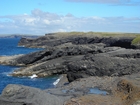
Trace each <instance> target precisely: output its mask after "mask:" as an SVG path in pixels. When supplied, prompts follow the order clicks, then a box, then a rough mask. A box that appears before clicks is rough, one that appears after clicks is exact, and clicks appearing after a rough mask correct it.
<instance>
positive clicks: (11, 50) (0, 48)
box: [0, 38, 59, 94]
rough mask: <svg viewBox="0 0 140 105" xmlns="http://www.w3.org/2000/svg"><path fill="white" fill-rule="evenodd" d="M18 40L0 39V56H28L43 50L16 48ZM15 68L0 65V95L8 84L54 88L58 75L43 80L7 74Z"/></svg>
mask: <svg viewBox="0 0 140 105" xmlns="http://www.w3.org/2000/svg"><path fill="white" fill-rule="evenodd" d="M19 40H20V38H0V56H9V55H10V56H12V55H17V54H28V53H31V52H35V51H39V50H43V49H39V48H26V47H20V46H18V42H19ZM18 68H19V67H16V66H5V65H0V94H1V93H2V91H3V89H4V88H5V87H6V86H7V85H8V84H20V85H25V86H30V87H36V88H40V89H48V88H53V87H55V85H54V84H56V81H57V80H58V79H59V76H58V75H55V76H48V77H45V78H30V77H13V76H10V75H9V74H10V73H12V72H13V71H14V70H16V69H18Z"/></svg>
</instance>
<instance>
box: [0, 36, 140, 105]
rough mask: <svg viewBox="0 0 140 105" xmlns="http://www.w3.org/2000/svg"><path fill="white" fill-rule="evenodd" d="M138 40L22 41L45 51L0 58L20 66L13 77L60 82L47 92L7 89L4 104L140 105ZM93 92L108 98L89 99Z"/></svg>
mask: <svg viewBox="0 0 140 105" xmlns="http://www.w3.org/2000/svg"><path fill="white" fill-rule="evenodd" d="M134 38H135V37H120V36H119V37H107V36H105V37H101V36H94V35H93V36H91V35H67V36H61V37H60V36H59V35H58V34H55V33H52V34H51V35H50V34H46V35H45V36H42V37H39V38H36V39H27V38H22V39H21V40H20V42H19V46H25V47H36V48H43V50H42V51H37V52H34V53H30V54H26V55H17V56H10V57H0V64H3V65H14V66H21V68H20V69H18V70H15V71H14V72H13V73H12V74H11V75H12V76H32V75H34V74H35V75H36V76H37V77H46V76H49V75H55V74H60V75H62V78H61V80H60V82H59V83H58V84H57V86H56V88H53V89H47V90H40V89H36V88H31V87H27V86H22V85H8V86H7V87H6V88H5V89H4V90H3V92H2V95H1V96H0V105H139V104H140V82H139V80H140V65H139V64H140V49H139V47H136V46H134V45H132V43H131V42H132V40H133V39H134ZM95 87H97V88H99V89H100V90H105V91H106V92H107V94H106V95H102V94H99V95H97V94H90V92H89V91H90V89H92V88H95Z"/></svg>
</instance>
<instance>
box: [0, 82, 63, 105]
mask: <svg viewBox="0 0 140 105" xmlns="http://www.w3.org/2000/svg"><path fill="white" fill-rule="evenodd" d="M0 102H1V103H0V105H9V104H8V103H10V105H63V100H61V99H60V98H58V97H56V96H54V95H51V94H48V93H46V92H44V91H42V90H40V89H37V88H32V87H28V86H22V85H12V84H10V85H8V86H7V87H6V88H5V89H4V90H3V92H2V95H1V96H0ZM11 102H12V103H11Z"/></svg>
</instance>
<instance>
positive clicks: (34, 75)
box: [29, 74, 38, 79]
mask: <svg viewBox="0 0 140 105" xmlns="http://www.w3.org/2000/svg"><path fill="white" fill-rule="evenodd" d="M29 77H30V78H31V79H33V78H37V77H38V76H37V75H36V74H33V75H32V76H29Z"/></svg>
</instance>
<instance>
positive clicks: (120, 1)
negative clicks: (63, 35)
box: [64, 0, 140, 6]
mask: <svg viewBox="0 0 140 105" xmlns="http://www.w3.org/2000/svg"><path fill="white" fill-rule="evenodd" d="M64 1H66V2H87V3H99V4H112V5H126V6H137V5H140V2H138V1H136V0H64Z"/></svg>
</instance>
